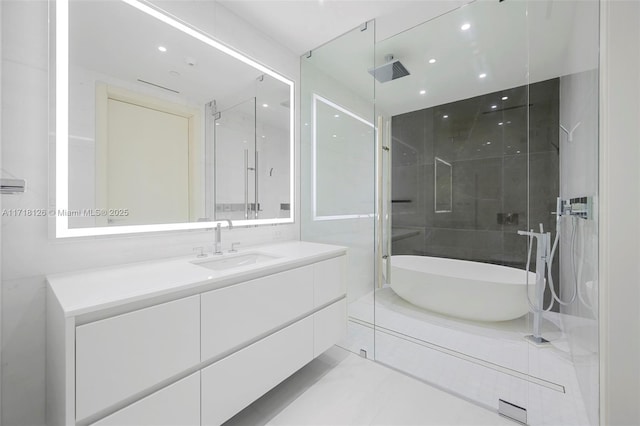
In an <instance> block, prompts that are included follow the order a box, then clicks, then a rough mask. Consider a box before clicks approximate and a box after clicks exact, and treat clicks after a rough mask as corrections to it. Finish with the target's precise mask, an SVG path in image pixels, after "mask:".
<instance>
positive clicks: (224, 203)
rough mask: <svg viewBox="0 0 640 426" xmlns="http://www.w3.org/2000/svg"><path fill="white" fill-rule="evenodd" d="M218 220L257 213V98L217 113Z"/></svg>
mask: <svg viewBox="0 0 640 426" xmlns="http://www.w3.org/2000/svg"><path fill="white" fill-rule="evenodd" d="M212 116H213V132H214V134H215V138H214V140H215V146H214V150H215V151H214V152H215V167H214V171H215V220H220V219H231V220H234V219H254V218H255V214H256V207H257V203H256V191H255V189H256V174H255V173H256V164H257V163H256V159H257V156H256V98H250V99H248V100H246V101H244V102H241V103H239V104H238V105H235V106H233V107H230V108H227V109H225V110H223V111H218V112H216V113H213V115H212Z"/></svg>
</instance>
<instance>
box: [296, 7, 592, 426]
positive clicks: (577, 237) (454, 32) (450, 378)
mask: <svg viewBox="0 0 640 426" xmlns="http://www.w3.org/2000/svg"><path fill="white" fill-rule="evenodd" d="M598 8H599V6H598V2H597V1H575V2H574V1H567V2H562V3H558V2H554V3H553V5H552V7H551V6H550V3H548V2H536V1H530V2H473V3H470V4H468V5H466V6H463V7H460V8H456V9H454V10H451V11H450V12H449V13H446V14H444V15H441V16H439V17H437V18H435V19H432V20H430V21H427V22H424V23H423V24H421V25H418V26H415V27H412V28H410V29H408V30H406V31H404V32H401V33H399V34H396V35H394V36H392V37H389V38H387V39H384V40H380V39H377V38H376V31H375V27H376V23H375V22H374V21H370V22H367V23H365V24H363V25H362V26H360V27H358V28H355V29H354V30H352V31H350V32H348V33H347V34H345V35H343V36H341V37H339V38H337V39H335V40H333V41H331V42H329V43H327V44H325V45H323V46H320V47H318V48H317V49H314V50H312V51H311V52H308V53H307V54H305V55H303V57H302V58H301V81H302V84H301V99H302V104H301V134H302V148H301V164H302V167H301V185H302V191H301V192H302V199H301V201H302V204H301V205H302V212H301V215H302V224H301V226H302V238H303V239H304V240H308V241H317V242H326V243H331V244H339V245H344V246H347V247H348V248H349V252H348V266H347V268H348V286H349V287H348V304H349V311H348V316H349V322H348V331H349V332H348V337H347V339H345V341H344V342H342V346H343V347H345V348H346V349H348V350H350V351H352V352H355V353H357V354H360V355H362V356H366V357H367V358H370V359H374V360H375V361H376V362H380V363H383V364H386V365H388V366H391V367H393V368H395V369H397V370H400V371H403V372H405V373H407V374H409V375H411V376H414V377H416V378H418V379H420V380H423V381H425V382H427V383H429V384H432V385H435V386H438V387H440V388H443V389H445V390H447V391H449V392H452V393H455V394H457V395H459V396H461V397H464V398H466V399H469V400H471V401H474V402H475V403H477V404H480V405H483V406H485V407H487V408H488V409H491V410H497V411H499V412H500V413H502V414H504V415H507V416H509V417H512V418H514V419H516V420H519V421H521V422H523V423H527V424H535V425H551V424H567V425H569V424H576V425H577V424H580V425H584V424H597V423H598V409H597V407H598V340H597V335H598V334H597V333H598V329H597V319H598V310H597V302H598V300H597V286H598V282H597V257H598V253H597V194H598V188H597V175H598V174H597V155H598V109H597V105H598V37H599V36H598ZM526 271H529V272H526Z"/></svg>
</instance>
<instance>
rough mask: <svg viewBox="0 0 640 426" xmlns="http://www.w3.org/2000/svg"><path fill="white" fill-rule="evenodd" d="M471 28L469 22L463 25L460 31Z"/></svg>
mask: <svg viewBox="0 0 640 426" xmlns="http://www.w3.org/2000/svg"><path fill="white" fill-rule="evenodd" d="M469 28H471V24H470V23H468V22H465V23H464V24H462V26H461V27H460V29H461V30H462V31H467V30H468V29H469Z"/></svg>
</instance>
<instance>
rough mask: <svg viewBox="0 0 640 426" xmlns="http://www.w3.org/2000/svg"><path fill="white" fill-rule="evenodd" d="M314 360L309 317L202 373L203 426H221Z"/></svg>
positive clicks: (311, 320) (310, 318)
mask: <svg viewBox="0 0 640 426" xmlns="http://www.w3.org/2000/svg"><path fill="white" fill-rule="evenodd" d="M312 358H313V318H312V317H307V318H305V319H303V320H301V321H299V322H296V323H294V324H292V325H290V326H289V327H286V328H284V329H282V330H280V331H278V332H277V333H274V334H272V335H271V336H269V337H266V338H264V339H262V340H260V341H258V342H256V343H254V344H252V345H250V346H248V347H246V348H244V349H242V350H240V351H238V352H236V353H234V354H232V355H230V356H228V357H226V358H224V359H222V360H220V361H218V362H216V363H215V364H213V365H211V366H209V367H207V368H205V369H203V370H202V424H203V425H220V424H222V423H224V422H225V421H226V420H228V419H230V418H231V417H233V416H234V415H235V414H237V413H238V412H240V411H241V410H242V409H243V408H245V407H246V406H247V405H249V404H251V403H252V402H253V401H255V400H256V399H258V398H259V397H260V396H262V395H263V394H265V393H266V392H267V391H269V390H270V389H271V388H273V387H274V386H276V385H277V384H278V383H280V382H281V381H282V380H284V379H286V378H287V377H289V376H290V375H291V374H293V373H294V372H296V371H297V370H298V369H300V368H301V367H302V366H304V365H305V364H307V363H308V362H309V361H311V359H312Z"/></svg>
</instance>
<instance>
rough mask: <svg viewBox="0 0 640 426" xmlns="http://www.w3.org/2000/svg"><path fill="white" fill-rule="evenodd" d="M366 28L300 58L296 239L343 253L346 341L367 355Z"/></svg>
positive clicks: (371, 125)
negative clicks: (337, 248)
mask: <svg viewBox="0 0 640 426" xmlns="http://www.w3.org/2000/svg"><path fill="white" fill-rule="evenodd" d="M373 54H374V25H373V22H369V23H366V24H363V25H362V26H360V27H358V28H356V29H354V30H352V31H350V32H348V33H346V34H344V35H343V36H340V37H338V38H337V39H335V40H333V41H331V42H329V43H327V44H325V45H322V46H320V47H318V48H317V49H314V50H312V51H310V52H308V53H307V54H305V55H303V56H302V57H301V59H300V60H301V64H302V68H301V80H302V84H301V100H302V104H301V122H302V126H301V136H302V137H301V142H302V143H301V164H302V167H301V206H302V210H301V236H302V239H303V240H305V241H314V242H320V243H328V244H336V245H341V246H345V247H347V248H348V252H347V260H346V263H347V264H346V275H347V303H348V336H347V338H346V339H345V340H344V341H343V342H341V344H340V345H341V346H343V347H344V348H346V349H348V350H350V351H353V352H355V353H357V354H360V355H362V356H367V357H373V354H374V341H373V335H374V330H373V326H374V305H373V303H374V300H373V292H374V289H375V285H376V284H375V282H376V280H375V278H376V275H375V274H376V263H375V260H376V257H375V251H374V250H375V226H376V198H375V194H376V124H375V123H376V115H375V110H374V105H373V98H374V96H373V89H374V86H373V81H372V79H371V76H370V74H369V73H368V70H370V69H372V68H373V65H374V58H373Z"/></svg>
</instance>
